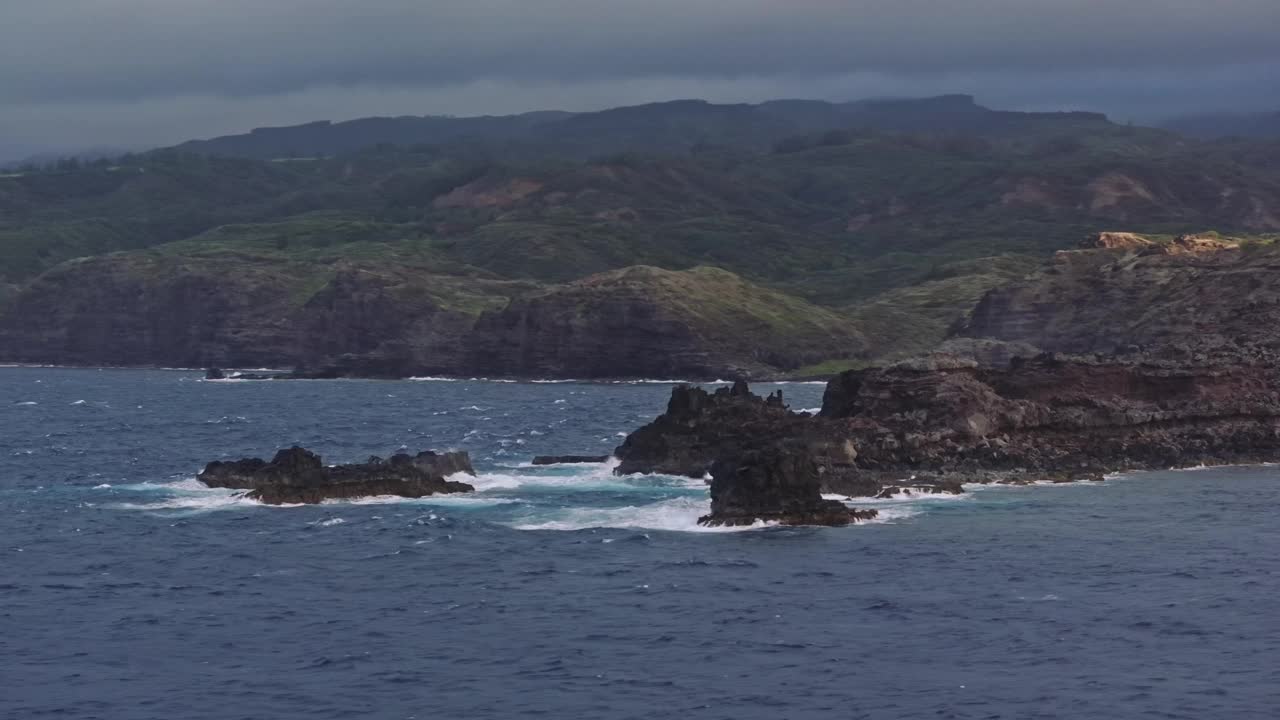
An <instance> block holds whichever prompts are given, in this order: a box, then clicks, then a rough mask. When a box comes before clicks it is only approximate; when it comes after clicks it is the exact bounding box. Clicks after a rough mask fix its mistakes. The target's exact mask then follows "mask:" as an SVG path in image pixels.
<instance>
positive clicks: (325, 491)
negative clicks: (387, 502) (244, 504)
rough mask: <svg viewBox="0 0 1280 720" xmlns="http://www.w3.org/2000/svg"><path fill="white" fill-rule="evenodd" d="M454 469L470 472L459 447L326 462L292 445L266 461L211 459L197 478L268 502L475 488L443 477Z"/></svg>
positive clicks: (421, 494) (413, 495) (414, 494)
mask: <svg viewBox="0 0 1280 720" xmlns="http://www.w3.org/2000/svg"><path fill="white" fill-rule="evenodd" d="M458 473H466V474H468V475H475V470H474V469H473V468H472V467H471V459H470V458H469V457H468V456H467V454H466V453H464V452H450V453H443V454H437V453H434V452H429V451H428V452H423V453H419V454H418V455H416V456H411V455H405V454H400V455H393V456H392V457H391V458H390V459H388V460H383V459H382V458H377V457H373V458H369V460H368V462H364V463H359V464H353V465H335V466H332V467H326V466H325V465H324V463H323V462H322V461H321V460H320V456H319V455H316V454H315V453H312V452H310V451H308V450H305V449H303V448H300V447H293V448H289V449H287V450H281V451H280V452H278V453H276V455H275V457H274V458H272V459H271V461H270V462H268V461H265V460H261V459H258V458H248V459H245V460H237V461H234V462H220V461H215V462H211V463H209V464H208V465H206V466H205V468H204V470H203V471H201V473H200V475H199V476H198V478H199V480H200V482H202V483H204V484H205V485H208V486H209V487H217V488H231V489H235V490H248V491H249V492H248V493H247V495H248V497H250V498H253V499H255V500H259V501H261V502H263V503H266V504H268V505H287V504H298V503H319V502H323V501H324V500H329V499H346V498H356V497H368V496H374V495H396V496H399V497H409V498H417V497H426V496H428V495H435V494H439V493H460V492H471V491H473V490H475V488H474V487H472V486H471V485H469V484H467V483H464V482H458V481H455V480H448V479H446V478H448V477H449V476H452V475H455V474H458Z"/></svg>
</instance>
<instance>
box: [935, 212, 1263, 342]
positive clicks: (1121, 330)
mask: <svg viewBox="0 0 1280 720" xmlns="http://www.w3.org/2000/svg"><path fill="white" fill-rule="evenodd" d="M1089 245H1090V246H1091V247H1090V249H1083V250H1071V251H1063V252H1060V253H1058V254H1057V255H1056V256H1055V258H1054V260H1053V262H1052V263H1050V264H1049V265H1048V266H1047V267H1046V268H1045V269H1043V270H1042V271H1040V272H1039V273H1036V274H1035V275H1032V276H1030V277H1028V278H1027V279H1025V280H1023V281H1021V282H1017V283H1013V284H1011V285H1008V286H1006V287H1003V288H998V289H996V290H993V291H991V292H990V293H988V294H987V295H986V296H985V297H984V298H983V299H982V301H981V302H980V303H979V304H978V306H977V308H976V309H975V310H974V312H973V314H972V316H971V317H970V319H969V320H968V322H967V323H966V324H965V325H964V326H963V327H962V328H961V329H960V330H959V333H958V335H959V336H960V337H962V338H976V339H983V340H994V341H1005V342H1015V343H1022V344H1024V345H1029V346H1034V347H1036V348H1039V349H1040V350H1044V351H1050V352H1063V353H1105V354H1116V353H1119V354H1127V355H1132V356H1135V357H1137V356H1144V355H1145V356H1147V357H1153V358H1186V359H1189V360H1195V359H1196V358H1197V357H1199V358H1200V359H1201V360H1203V359H1205V358H1208V357H1210V356H1215V355H1218V356H1224V357H1227V358H1230V357H1233V356H1237V355H1239V354H1241V353H1244V354H1245V355H1247V356H1255V357H1265V356H1269V355H1271V354H1273V353H1275V352H1276V350H1278V349H1280V282H1278V281H1277V278H1280V252H1278V251H1277V250H1276V249H1273V248H1269V247H1259V246H1254V247H1249V246H1241V244H1240V243H1238V242H1235V241H1233V240H1230V239H1226V238H1218V237H1213V236H1183V237H1179V238H1175V239H1173V240H1170V241H1167V242H1156V241H1153V240H1151V239H1148V238H1145V237H1142V236H1138V235H1133V234H1128V233H1103V234H1101V235H1100V236H1098V237H1096V238H1093V239H1092V240H1091V241H1090V242H1089Z"/></svg>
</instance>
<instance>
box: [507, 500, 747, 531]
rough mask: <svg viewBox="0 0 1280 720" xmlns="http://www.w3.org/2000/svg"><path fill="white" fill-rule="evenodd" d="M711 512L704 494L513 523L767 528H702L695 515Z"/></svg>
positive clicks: (576, 526)
mask: <svg viewBox="0 0 1280 720" xmlns="http://www.w3.org/2000/svg"><path fill="white" fill-rule="evenodd" d="M710 511H711V501H710V500H708V499H707V498H706V497H705V496H704V497H682V498H672V499H670V500H663V501H661V502H656V503H652V504H650V505H630V506H627V507H618V508H572V509H565V510H562V511H560V512H558V513H557V516H556V517H554V518H553V519H547V520H543V521H541V522H524V523H520V524H516V525H514V526H513V527H515V528H516V529H517V530H561V531H566V530H588V529H592V528H634V529H639V530H668V531H673V532H741V531H744V530H754V529H759V528H762V527H766V525H765V524H764V523H757V524H755V525H750V526H745V527H704V526H702V525H699V524H698V518H700V517H702V516H703V515H706V514H707V513H708V512H710Z"/></svg>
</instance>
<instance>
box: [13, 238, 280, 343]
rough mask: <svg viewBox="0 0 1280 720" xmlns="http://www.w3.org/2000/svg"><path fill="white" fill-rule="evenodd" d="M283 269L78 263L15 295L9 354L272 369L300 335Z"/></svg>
mask: <svg viewBox="0 0 1280 720" xmlns="http://www.w3.org/2000/svg"><path fill="white" fill-rule="evenodd" d="M290 281H291V278H289V277H288V276H287V272H286V271H285V270H284V269H282V268H277V267H271V266H259V267H256V268H254V271H253V272H252V273H242V272H240V271H239V269H238V268H237V267H230V266H224V265H221V264H218V263H209V264H206V265H204V266H202V267H201V268H200V269H198V270H190V271H184V272H173V271H172V267H171V266H170V265H169V264H168V263H166V262H163V261H160V260H153V259H150V258H138V259H134V260H132V261H130V262H124V261H122V260H120V259H118V258H113V257H110V256H107V257H101V258H92V259H88V260H83V261H74V262H71V263H67V264H64V265H62V266H60V267H58V268H57V269H55V270H52V271H50V272H48V273H46V274H45V275H43V276H42V277H41V278H40V279H39V280H37V281H36V282H34V283H32V284H31V285H30V286H28V287H27V288H26V289H25V290H24V291H22V292H19V293H17V294H15V295H14V297H13V299H12V300H11V302H10V304H9V305H8V306H7V307H6V308H5V312H4V313H3V316H0V354H2V355H3V357H4V358H5V359H6V360H9V361H18V362H42V363H43V362H47V363H59V364H69V365H94V364H102V365H134V364H141V365H160V366H171V367H203V366H210V365H212V366H222V367H228V366H229V367H262V366H277V365H280V364H291V361H292V359H293V358H295V357H296V352H297V350H296V349H297V346H298V342H299V333H298V330H297V327H296V326H295V324H294V323H292V322H290V319H289V317H288V314H287V313H284V312H282V308H284V307H285V306H286V305H287V303H288V298H287V291H286V288H287V286H288V284H289V282H290Z"/></svg>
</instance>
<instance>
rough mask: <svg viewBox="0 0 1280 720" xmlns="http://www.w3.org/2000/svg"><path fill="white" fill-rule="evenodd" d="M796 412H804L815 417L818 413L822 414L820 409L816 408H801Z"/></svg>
mask: <svg viewBox="0 0 1280 720" xmlns="http://www.w3.org/2000/svg"><path fill="white" fill-rule="evenodd" d="M796 412H805V413H809V414H810V415H817V414H818V413H820V412H822V408H820V407H816V408H803V409H800V410H796Z"/></svg>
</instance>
